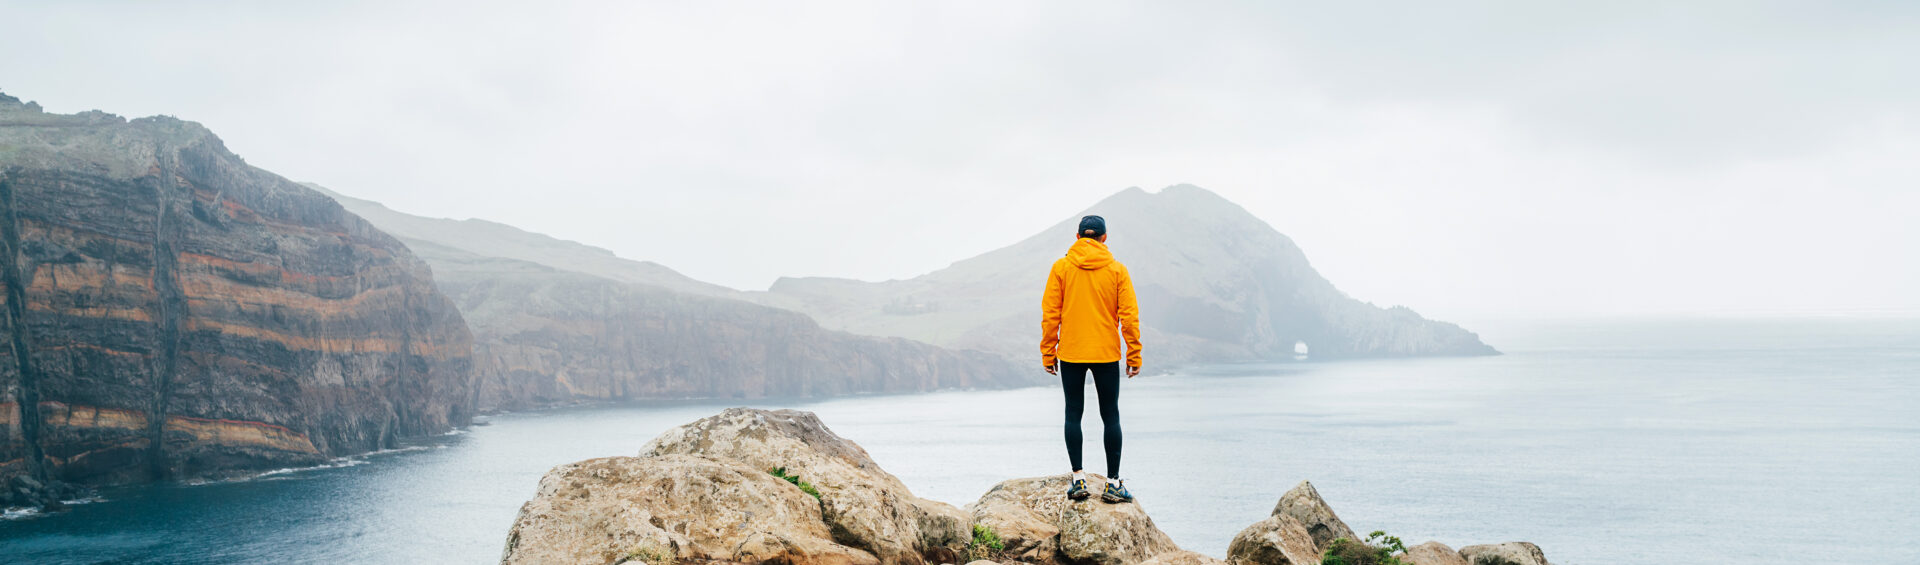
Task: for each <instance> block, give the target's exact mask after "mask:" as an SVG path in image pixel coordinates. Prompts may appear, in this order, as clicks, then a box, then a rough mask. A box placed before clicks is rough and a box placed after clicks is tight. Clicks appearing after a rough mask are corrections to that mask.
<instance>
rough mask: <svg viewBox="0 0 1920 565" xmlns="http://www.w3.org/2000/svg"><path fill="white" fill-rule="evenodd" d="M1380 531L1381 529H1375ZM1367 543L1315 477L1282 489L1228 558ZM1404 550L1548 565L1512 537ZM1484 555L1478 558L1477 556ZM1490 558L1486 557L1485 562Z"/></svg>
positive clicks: (1283, 558) (1306, 563) (1263, 557)
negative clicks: (1455, 547) (1336, 542)
mask: <svg viewBox="0 0 1920 565" xmlns="http://www.w3.org/2000/svg"><path fill="white" fill-rule="evenodd" d="M1375 534H1376V535H1378V534H1379V532H1375ZM1336 539H1346V540H1353V541H1356V542H1361V543H1365V542H1366V541H1368V540H1367V539H1366V538H1361V537H1359V536H1357V535H1355V534H1354V533H1353V530H1352V529H1351V528H1348V527H1347V524H1346V523H1345V522H1342V521H1341V520H1340V517H1339V516H1338V515H1335V514H1334V512H1333V507H1331V506H1329V505H1327V501H1326V500H1325V499H1322V498H1320V491H1319V490H1318V489H1315V488H1314V487H1313V483H1311V482H1308V481H1300V484H1299V485H1296V486H1294V487H1293V489H1292V490H1288V491H1287V493H1286V494H1284V495H1281V497H1280V502H1279V503H1278V504H1275V505H1274V507H1273V514H1272V515H1270V516H1268V517H1267V519H1265V520H1261V521H1259V522H1257V523H1255V524H1254V525H1252V526H1248V527H1247V529H1245V530H1242V531H1241V532H1240V534H1239V535H1237V536H1234V538H1233V543H1232V545H1231V546H1229V547H1228V548H1227V562H1228V563H1231V564H1233V565H1318V564H1319V563H1320V562H1321V557H1322V556H1324V555H1325V554H1326V553H1327V551H1328V549H1329V548H1331V547H1334V543H1333V542H1334V540H1336ZM1406 549H1407V551H1406V553H1404V554H1401V555H1399V556H1398V557H1399V558H1400V560H1401V561H1403V562H1405V563H1407V564H1408V565H1508V562H1509V561H1510V562H1511V563H1512V564H1513V565H1548V563H1547V558H1546V556H1544V555H1542V554H1541V553H1540V548H1539V547H1538V546H1535V545H1533V544H1531V543H1526V542H1511V543H1503V544H1496V545H1473V546H1467V547H1466V548H1463V549H1461V550H1460V551H1459V552H1455V551H1453V549H1452V548H1450V547H1447V546H1446V544H1442V543H1439V542H1427V543H1423V544H1420V545H1416V546H1412V547H1408V548H1406ZM1476 559H1478V561H1476ZM1482 561H1484V563H1482Z"/></svg>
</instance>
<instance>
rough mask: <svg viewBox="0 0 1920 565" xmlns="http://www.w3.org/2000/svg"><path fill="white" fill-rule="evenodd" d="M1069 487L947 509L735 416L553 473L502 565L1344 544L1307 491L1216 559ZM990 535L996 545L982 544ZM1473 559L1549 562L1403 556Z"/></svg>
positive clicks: (844, 444) (1117, 554)
mask: <svg viewBox="0 0 1920 565" xmlns="http://www.w3.org/2000/svg"><path fill="white" fill-rule="evenodd" d="M776 469H777V470H778V471H779V472H780V474H781V476H775V474H774V473H773V472H772V471H774V470H776ZM783 477H789V479H788V480H782V478H783ZM1090 479H1091V482H1093V483H1094V486H1096V487H1097V486H1098V485H1099V484H1100V483H1103V482H1104V481H1105V479H1104V478H1102V477H1099V476H1097V475H1093V476H1091V477H1090ZM1069 480H1070V478H1069V476H1067V475H1058V476H1051V477H1034V478H1026V479H1014V480H1009V481H1005V482H1002V483H1000V484H998V485H995V486H994V487H993V488H992V489H990V490H988V491H987V493H986V494H985V495H982V496H981V497H980V499H979V500H978V501H975V502H974V503H972V504H969V505H967V507H966V508H965V509H964V510H960V509H955V508H953V507H951V506H948V505H946V504H943V503H939V502H933V501H928V500H923V499H920V498H918V497H915V496H914V495H913V494H912V493H911V492H909V491H908V490H907V487H906V486H905V485H904V484H901V483H900V481H899V479H897V478H895V477H894V476H893V475H891V474H888V473H887V472H886V471H884V470H882V469H881V468H880V466H879V464H878V463H875V462H874V461H873V459H872V457H870V456H868V454H867V452H866V450H865V449H862V448H861V447H860V446H859V445H858V444H855V443H854V442H852V441H849V440H847V439H845V438H842V437H840V436H839V435H837V434H834V433H833V431H832V430H830V429H828V428H827V426H826V425H825V424H824V423H822V422H821V421H820V419H819V418H818V417H816V416H814V415H813V414H811V413H807V412H799V411H792V410H773V411H769V410H753V409H746V408H732V409H728V410H726V411H724V412H721V413H720V414H718V415H716V416H712V417H709V418H704V419H701V420H698V421H695V422H692V423H689V424H686V425H683V426H680V427H677V428H674V429H672V430H669V431H667V432H666V433H663V434H661V435H660V436H659V437H657V438H654V440H653V441H651V442H649V443H648V444H647V446H646V447H645V448H643V449H642V450H641V452H640V455H639V456H638V457H610V458H605V459H594V460H590V461H583V462H580V463H574V464H569V465H562V466H560V467H556V468H554V469H553V470H552V471H550V472H548V473H547V475H546V476H545V477H544V478H542V479H541V480H540V486H539V490H538V492H537V493H536V495H535V496H534V498H533V500H531V501H529V502H528V503H527V504H526V505H525V506H523V507H521V509H520V515H519V517H518V518H516V519H515V520H514V525H513V529H512V531H511V533H510V534H509V535H508V539H507V546H506V551H505V552H504V553H503V554H502V557H501V563H503V564H508V565H532V564H549V563H553V564H558V563H567V564H574V563H601V564H613V563H632V562H648V563H659V562H670V561H673V560H676V559H677V560H682V561H680V562H689V561H691V562H699V563H717V562H724V563H781V564H785V565H808V564H815V563H834V564H845V563H858V564H866V563H876V564H878V563H884V564H903V563H904V564H920V563H943V564H944V563H961V562H965V563H967V564H968V565H986V564H993V563H1024V564H1032V565H1121V564H1148V565H1225V564H1233V565H1274V564H1286V565H1309V564H1311V565H1318V564H1319V563H1321V560H1320V557H1321V555H1322V553H1323V552H1325V551H1326V549H1327V548H1326V547H1324V546H1322V544H1318V543H1316V542H1315V540H1314V536H1313V534H1312V533H1311V532H1310V530H1311V529H1312V528H1313V527H1314V526H1310V525H1308V524H1307V523H1306V522H1307V521H1311V522H1313V523H1314V524H1315V525H1317V526H1320V527H1322V528H1324V529H1325V530H1326V531H1328V532H1349V533H1350V530H1348V529H1347V527H1346V525H1345V524H1343V523H1340V521H1339V518H1338V517H1337V516H1334V514H1333V511H1332V509H1331V508H1329V507H1327V505H1326V502H1325V501H1324V500H1321V499H1320V495H1319V493H1318V492H1316V491H1315V490H1314V489H1313V487H1312V485H1310V484H1307V483H1304V482H1303V483H1301V485H1300V486H1298V487H1295V488H1294V490H1293V491H1290V492H1288V494H1287V496H1286V497H1283V500H1284V501H1286V502H1284V503H1283V504H1281V505H1279V506H1278V507H1276V508H1275V511H1274V513H1273V514H1272V515H1271V516H1268V517H1267V518H1266V519H1265V520H1262V521H1260V522H1259V523H1256V524H1254V525H1253V526H1250V527H1248V528H1247V529H1246V530H1244V531H1242V532H1241V533H1240V535H1239V536H1236V537H1235V538H1234V540H1233V543H1232V546H1231V547H1230V548H1228V558H1227V559H1226V560H1224V561H1223V560H1221V559H1216V558H1213V557H1210V556H1207V555H1203V554H1199V553H1195V552H1192V551H1188V550H1185V549H1181V548H1180V547H1179V546H1178V545H1176V544H1175V543H1174V542H1173V540H1172V539H1171V538H1169V537H1167V535H1166V533H1164V532H1162V531H1160V529H1159V528H1158V527H1157V526H1155V525H1154V523H1153V519H1152V518H1151V517H1149V516H1148V515H1147V512H1146V510H1145V508H1144V507H1143V506H1142V505H1141V504H1140V503H1137V502H1136V503H1131V504H1106V503H1103V502H1100V501H1099V500H1097V499H1090V500H1085V501H1078V502H1076V501H1072V500H1068V499H1067V498H1066V496H1065V493H1066V490H1067V486H1068V481H1069ZM816 493H817V495H816ZM1298 516H1306V517H1307V520H1305V521H1303V520H1302V519H1301V518H1299V517H1298ZM976 532H978V533H980V534H981V537H976V536H975V533H976ZM1343 537H1344V536H1343ZM989 538H997V539H998V540H999V541H998V543H997V544H996V543H987V542H981V543H976V540H984V539H989ZM1331 543H1332V540H1331V539H1329V540H1328V544H1331ZM1529 548H1530V551H1531V553H1527V552H1526V551H1525V550H1528V549H1529ZM1516 551H1518V552H1519V553H1515V552H1516ZM1470 552H1472V553H1470ZM1481 553H1485V554H1487V555H1489V556H1493V555H1499V556H1502V557H1504V556H1508V555H1519V554H1520V553H1526V555H1530V556H1531V557H1528V558H1530V559H1535V560H1533V561H1528V560H1519V559H1521V558H1515V559H1516V560H1515V561H1514V562H1515V563H1519V564H1522V565H1546V560H1545V558H1544V557H1542V556H1540V555H1539V548H1537V547H1534V546H1533V545H1532V544H1525V543H1518V544H1501V545H1499V546H1470V547H1468V548H1467V549H1464V550H1462V551H1461V552H1460V553H1458V554H1455V553H1453V551H1452V550H1451V549H1448V548H1447V547H1446V546H1445V545H1441V544H1438V543H1427V544H1423V545H1419V546H1414V547H1413V548H1409V551H1408V552H1407V553H1406V554H1405V555H1404V556H1402V559H1403V560H1406V561H1407V562H1408V563H1410V564H1418V565H1459V560H1461V559H1463V558H1472V557H1473V556H1474V555H1479V554H1481ZM962 555H965V556H969V558H968V559H961V558H960V556H962ZM1448 555H1451V558H1452V561H1449V560H1447V559H1446V556H1448ZM982 556H985V557H989V558H990V559H979V557H982ZM1489 558H1491V557H1489ZM1476 563H1477V562H1476Z"/></svg>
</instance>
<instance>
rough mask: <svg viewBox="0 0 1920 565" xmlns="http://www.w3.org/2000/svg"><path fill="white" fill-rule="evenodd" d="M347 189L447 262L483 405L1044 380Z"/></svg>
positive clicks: (346, 201)
mask: <svg viewBox="0 0 1920 565" xmlns="http://www.w3.org/2000/svg"><path fill="white" fill-rule="evenodd" d="M335 198H336V199H337V200H338V201H339V202H341V203H342V204H343V205H344V206H346V207H347V208H348V209H349V210H352V211H354V212H355V213H357V214H360V215H361V216H363V217H365V218H367V219H368V220H370V221H372V222H374V224H376V225H378V226H379V227H380V228H381V229H385V230H387V231H389V232H392V233H394V234H396V235H400V236H401V237H402V240H403V241H405V242H406V244H407V246H408V247H410V248H411V249H412V250H413V251H414V252H415V253H417V254H419V256H420V257H421V258H423V259H425V260H426V261H427V262H428V263H429V264H431V265H432V266H433V271H434V280H435V282H436V283H437V284H438V285H439V286H440V289H441V290H442V292H445V293H446V294H447V295H448V296H451V297H453V300H454V301H455V303H457V304H458V305H459V308H460V310H461V312H462V313H463V314H464V315H465V318H466V320H467V322H468V324H470V325H471V327H472V330H473V335H474V372H475V375H476V378H477V380H478V381H477V382H478V384H477V386H478V387H479V393H478V394H479V406H480V407H481V408H482V409H495V408H509V409H511V408H524V407H532V406H543V405H551V404H561V403H568V402H576V401H581V400H597V399H631V398H686V397H701V398H761V397H770V396H776V397H780V396H784V397H792V396H824V395H840V394H853V393H874V392H919V391H928V390H935V389H943V388H988V387H1010V386H1024V385H1031V384H1037V382H1038V381H1037V379H1038V377H1039V376H1040V375H1039V374H1038V371H1032V370H1026V369H1028V367H1026V366H1023V365H1015V364H1013V363H1012V362H1010V361H1008V360H1007V359H1005V358H1003V357H1000V356H996V355H992V354H988V353H984V352H979V351H967V350H954V349H949V348H943V347H937V346H933V345H928V344H925V343H920V342H917V341H913V340H908V339H901V338H888V337H872V336H860V335H854V334H851V333H847V332H840V331H831V330H826V329H823V328H821V327H820V326H819V324H817V323H815V322H814V321H813V320H812V319H811V318H809V317H807V315H805V314H802V313H799V312H794V311H790V310H783V309H779V308H772V307H768V306H764V305H760V304H755V303H752V302H748V301H745V300H741V299H739V298H735V297H734V296H738V295H741V294H742V293H739V292H737V291H733V290H730V289H724V288H723V287H718V286H713V285H708V284H706V283H701V282H698V281H694V280H693V279H689V278H686V277H685V276H682V275H680V274H679V273H675V272H673V271H672V270H670V269H667V268H666V267H662V266H659V265H656V264H653V263H642V262H637V261H629V260H626V259H620V258H618V257H615V256H614V255H613V254H612V253H610V252H607V251H606V250H603V249H599V248H594V247H589V246H585V245H581V244H578V243H574V242H570V241H563V240H558V239H554V238H552V237H548V236H545V235H541V234H537V233H532V232H526V231H522V230H519V229H517V228H513V227H510V226H506V225H503V224H497V223H492V222H485V221H480V220H448V219H434V218H425V217H419V216H412V215H407V214H403V213H399V212H395V211H393V210H390V209H387V208H386V207H385V206H382V205H380V204H378V203H376V202H372V201H368V200H362V199H357V198H352V197H347V196H343V195H337V194H336V195H335Z"/></svg>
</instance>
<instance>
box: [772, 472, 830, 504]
mask: <svg viewBox="0 0 1920 565" xmlns="http://www.w3.org/2000/svg"><path fill="white" fill-rule="evenodd" d="M767 473H769V474H772V475H773V476H775V477H780V478H781V479H784V480H786V481H787V482H789V483H793V486H796V487H800V492H804V493H807V494H811V495H813V499H814V500H819V499H820V489H816V488H813V483H809V482H806V481H802V480H800V475H790V474H787V468H786V467H774V468H773V469H770V470H768V471H767Z"/></svg>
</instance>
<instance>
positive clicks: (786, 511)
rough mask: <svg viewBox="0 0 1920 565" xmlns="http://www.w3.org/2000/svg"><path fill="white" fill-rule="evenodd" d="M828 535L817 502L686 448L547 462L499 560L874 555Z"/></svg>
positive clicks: (534, 564) (863, 562)
mask: <svg viewBox="0 0 1920 565" xmlns="http://www.w3.org/2000/svg"><path fill="white" fill-rule="evenodd" d="M831 538H832V533H831V532H830V531H828V528H827V526H826V523H825V522H822V521H821V515H820V504H819V501H817V500H815V499H814V498H813V497H812V496H811V495H808V494H806V493H804V492H801V491H800V489H798V488H795V487H794V486H793V485H791V484H787V482H786V481H783V480H780V479H778V478H775V477H774V476H772V475H769V474H767V472H766V471H763V470H760V469H756V468H753V467H750V466H747V465H745V464H742V463H739V462H736V461H727V460H720V459H712V458H707V457H698V456H688V455H662V456H655V457H608V458H603V459H592V460H587V461H582V462H579V463H571V464H567V465H561V466H559V467H555V468H554V469H553V470H552V471H548V472H547V474H546V476H545V477H542V478H541V479H540V488H539V491H538V494H536V495H535V496H534V498H533V500H531V501H528V502H527V503H526V505H524V506H522V507H521V508H520V514H519V516H518V517H517V518H515V519H514V523H513V529H512V530H511V532H510V533H509V534H508V537H507V547H506V550H505V551H504V552H503V553H502V555H501V558H500V562H501V563H502V564H503V565H544V564H554V565H560V564H565V565H573V564H582V563H605V564H611V563H618V562H622V561H623V560H629V561H630V560H640V561H648V562H658V561H663V560H669V559H682V560H715V561H726V562H742V563H764V562H777V563H787V564H790V565H827V564H832V565H872V564H877V563H879V560H878V559H876V558H875V557H874V556H873V555H871V554H869V553H867V552H865V551H861V550H859V549H854V548H850V547H846V546H843V545H840V544H837V543H834V542H833V540H832V539H831Z"/></svg>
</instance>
